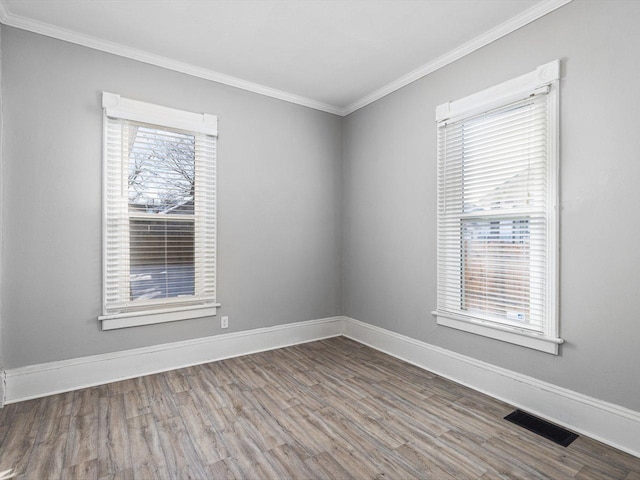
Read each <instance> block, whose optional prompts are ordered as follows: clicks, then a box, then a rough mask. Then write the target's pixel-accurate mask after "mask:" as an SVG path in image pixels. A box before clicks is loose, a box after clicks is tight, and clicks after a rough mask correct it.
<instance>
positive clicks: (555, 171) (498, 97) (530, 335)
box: [432, 60, 564, 355]
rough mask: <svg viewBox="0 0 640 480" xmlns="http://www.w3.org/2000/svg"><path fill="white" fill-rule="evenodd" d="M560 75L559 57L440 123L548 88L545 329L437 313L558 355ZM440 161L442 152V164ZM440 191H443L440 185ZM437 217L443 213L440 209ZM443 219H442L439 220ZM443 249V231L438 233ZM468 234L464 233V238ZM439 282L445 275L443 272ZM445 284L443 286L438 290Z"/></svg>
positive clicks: (450, 107) (454, 106) (463, 104)
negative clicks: (519, 326) (532, 328)
mask: <svg viewBox="0 0 640 480" xmlns="http://www.w3.org/2000/svg"><path fill="white" fill-rule="evenodd" d="M559 79H560V61H559V60H554V61H552V62H549V63H547V64H544V65H541V66H539V67H538V68H537V69H536V70H534V71H532V72H529V73H527V74H525V75H521V76H519V77H517V78H514V79H512V80H509V81H507V82H504V83H501V84H499V85H497V86H494V87H491V88H488V89H486V90H483V91H480V92H478V93H475V94H472V95H469V96H467V97H464V98H461V99H459V100H456V101H453V102H446V103H443V104H441V105H439V106H438V107H437V108H436V123H437V124H438V125H439V124H441V123H443V122H447V121H449V122H453V121H459V120H464V119H466V118H470V117H473V116H475V115H478V114H481V113H484V112H488V111H491V110H494V109H497V108H500V107H504V106H507V105H510V104H512V103H514V102H517V101H519V100H524V99H526V98H527V97H529V96H531V95H534V94H537V93H542V92H543V90H544V91H546V95H547V98H548V104H547V112H548V118H547V121H548V124H547V125H548V137H547V142H548V143H547V149H548V150H547V167H548V169H547V186H546V188H547V192H546V193H547V210H546V220H547V224H546V228H547V244H546V250H545V260H546V272H547V276H546V291H545V296H546V306H545V307H546V308H545V320H546V321H545V324H544V325H543V331H542V332H541V333H538V332H534V331H531V330H528V329H524V328H518V327H517V326H511V325H508V324H500V323H496V322H491V321H486V320H483V319H482V318H479V317H478V316H473V315H462V314H456V313H453V312H447V311H443V310H438V309H436V310H435V311H433V312H432V314H433V315H434V316H435V317H436V322H437V324H438V325H443V326H446V327H450V328H454V329H457V330H462V331H465V332H469V333H473V334H476V335H481V336H484V337H489V338H493V339H496V340H500V341H504V342H508V343H512V344H516V345H520V346H523V347H527V348H531V349H535V350H539V351H542V352H546V353H550V354H553V355H557V354H558V350H559V345H560V344H562V343H563V342H564V340H563V339H562V338H560V321H559V308H558V273H559V268H558V265H559V262H558V260H559V254H558V232H559V215H558V178H559V126H560V124H559ZM440 162H441V159H440V157H439V156H438V165H439V164H440ZM438 190H439V191H440V189H438ZM438 215H440V213H439V212H438ZM439 223H440V220H439V219H438V224H439ZM437 237H438V250H440V241H441V234H440V232H438V234H437ZM462 241H463V234H462V233H461V242H462ZM438 282H440V275H439V274H438ZM440 288H444V287H442V286H441V285H440V284H438V291H440ZM438 308H439V307H438Z"/></svg>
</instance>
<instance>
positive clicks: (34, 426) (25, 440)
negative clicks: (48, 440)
mask: <svg viewBox="0 0 640 480" xmlns="http://www.w3.org/2000/svg"><path fill="white" fill-rule="evenodd" d="M36 410H37V404H35V403H30V408H29V409H15V410H14V412H22V413H16V414H15V415H13V418H12V421H11V423H9V424H7V425H6V427H5V428H6V429H7V432H6V433H5V435H4V440H3V441H2V445H0V472H3V471H10V472H12V474H14V475H16V476H17V475H21V474H22V473H24V471H25V469H26V467H27V463H28V461H29V458H30V456H31V454H32V452H33V451H34V447H35V443H36V442H35V440H36V436H37V432H38V423H37V421H36V420H37V415H36V413H37V412H36Z"/></svg>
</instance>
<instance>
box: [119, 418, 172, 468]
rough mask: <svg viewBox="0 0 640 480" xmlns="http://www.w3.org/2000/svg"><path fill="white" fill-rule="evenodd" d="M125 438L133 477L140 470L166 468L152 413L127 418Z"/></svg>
mask: <svg viewBox="0 0 640 480" xmlns="http://www.w3.org/2000/svg"><path fill="white" fill-rule="evenodd" d="M127 439H128V441H129V452H130V456H131V462H132V467H133V469H134V477H135V476H136V471H138V472H139V473H138V475H140V472H142V471H151V470H154V471H155V470H161V471H164V470H166V462H165V456H164V452H163V450H162V445H161V444H160V436H159V434H158V430H157V428H156V424H155V421H154V419H153V415H152V414H148V415H140V416H138V417H133V418H130V419H128V420H127Z"/></svg>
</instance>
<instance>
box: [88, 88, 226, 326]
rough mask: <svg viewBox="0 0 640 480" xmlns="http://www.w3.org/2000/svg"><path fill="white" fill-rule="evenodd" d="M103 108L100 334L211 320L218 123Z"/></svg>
mask: <svg viewBox="0 0 640 480" xmlns="http://www.w3.org/2000/svg"><path fill="white" fill-rule="evenodd" d="M102 106H103V114H104V115H103V118H104V138H103V179H104V184H103V311H102V315H101V316H99V317H98V319H99V320H100V321H101V324H102V329H103V330H110V329H115V328H124V327H132V326H138V325H148V324H153V323H161V322H170V321H176V320H184V319H191V318H199V317H205V316H211V315H215V314H216V308H217V307H219V306H220V304H218V303H217V302H216V142H217V134H218V132H217V117H215V116H213V115H208V114H197V113H191V112H184V111H181V110H176V109H173V108H168V107H162V106H158V105H153V104H150V103H145V102H140V101H137V100H131V99H127V98H122V97H120V96H119V95H116V94H113V93H108V92H103V97H102Z"/></svg>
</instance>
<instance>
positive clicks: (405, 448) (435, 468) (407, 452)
mask: <svg viewBox="0 0 640 480" xmlns="http://www.w3.org/2000/svg"><path fill="white" fill-rule="evenodd" d="M396 452H397V453H398V455H399V456H400V457H402V458H404V459H406V460H407V461H408V462H411V464H412V465H414V467H415V468H417V469H419V470H420V471H421V472H422V473H424V474H425V477H426V478H434V479H436V478H437V479H438V480H455V478H456V477H454V476H452V475H450V474H449V473H447V472H446V471H444V470H443V469H442V468H440V466H439V465H438V463H437V462H433V461H432V460H431V459H429V458H427V457H425V456H424V455H422V454H421V453H420V452H419V449H418V448H416V447H414V446H413V445H412V444H410V443H408V444H404V445H401V446H400V447H398V448H397V450H396Z"/></svg>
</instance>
